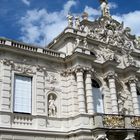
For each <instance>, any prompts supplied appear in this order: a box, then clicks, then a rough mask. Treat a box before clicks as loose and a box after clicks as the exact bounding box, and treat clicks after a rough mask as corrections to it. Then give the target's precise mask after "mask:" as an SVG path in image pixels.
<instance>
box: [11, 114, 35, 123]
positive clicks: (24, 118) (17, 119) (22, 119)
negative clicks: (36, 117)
mask: <svg viewBox="0 0 140 140" xmlns="http://www.w3.org/2000/svg"><path fill="white" fill-rule="evenodd" d="M32 123H33V116H31V115H25V114H14V115H13V119H12V124H13V125H14V126H15V125H18V126H22V125H24V126H32Z"/></svg>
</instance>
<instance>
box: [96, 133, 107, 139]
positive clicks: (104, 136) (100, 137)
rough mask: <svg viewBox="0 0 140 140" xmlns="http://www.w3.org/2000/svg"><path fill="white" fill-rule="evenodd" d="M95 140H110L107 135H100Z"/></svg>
mask: <svg viewBox="0 0 140 140" xmlns="http://www.w3.org/2000/svg"><path fill="white" fill-rule="evenodd" d="M95 140H108V138H107V136H106V134H102V135H98V136H97V137H96V138H95Z"/></svg>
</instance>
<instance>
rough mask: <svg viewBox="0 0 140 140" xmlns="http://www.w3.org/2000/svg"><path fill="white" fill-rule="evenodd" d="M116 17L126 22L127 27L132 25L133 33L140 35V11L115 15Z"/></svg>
mask: <svg viewBox="0 0 140 140" xmlns="http://www.w3.org/2000/svg"><path fill="white" fill-rule="evenodd" d="M112 17H113V18H114V19H116V20H117V21H119V22H122V21H123V22H124V25H125V27H130V28H131V30H132V34H136V35H137V36H140V24H139V23H140V18H139V17H140V11H134V12H130V13H127V14H122V15H113V16H112Z"/></svg>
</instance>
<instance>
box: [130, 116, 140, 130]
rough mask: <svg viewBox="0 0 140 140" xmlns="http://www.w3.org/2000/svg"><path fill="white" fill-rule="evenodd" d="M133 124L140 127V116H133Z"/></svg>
mask: <svg viewBox="0 0 140 140" xmlns="http://www.w3.org/2000/svg"><path fill="white" fill-rule="evenodd" d="M131 124H132V126H133V127H136V128H140V117H133V118H132V119H131Z"/></svg>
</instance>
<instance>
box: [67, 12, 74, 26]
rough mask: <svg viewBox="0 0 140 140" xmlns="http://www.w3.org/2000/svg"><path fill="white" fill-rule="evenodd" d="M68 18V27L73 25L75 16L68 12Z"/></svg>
mask: <svg viewBox="0 0 140 140" xmlns="http://www.w3.org/2000/svg"><path fill="white" fill-rule="evenodd" d="M67 19H68V27H73V16H72V15H70V14H68V15H67Z"/></svg>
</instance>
